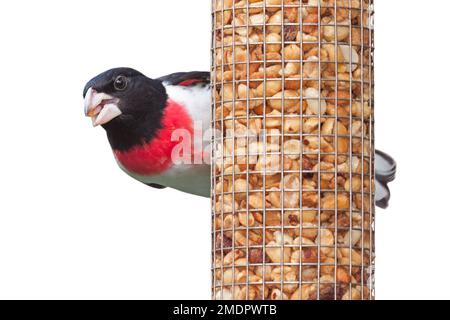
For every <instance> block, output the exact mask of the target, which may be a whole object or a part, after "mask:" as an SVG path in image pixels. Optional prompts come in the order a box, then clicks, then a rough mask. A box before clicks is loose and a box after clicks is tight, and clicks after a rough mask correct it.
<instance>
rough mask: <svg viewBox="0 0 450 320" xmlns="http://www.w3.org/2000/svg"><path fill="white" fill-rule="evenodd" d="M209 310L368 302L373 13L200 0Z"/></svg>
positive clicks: (344, 5)
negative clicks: (208, 61) (204, 16)
mask: <svg viewBox="0 0 450 320" xmlns="http://www.w3.org/2000/svg"><path fill="white" fill-rule="evenodd" d="M212 6H213V14H212V16H213V48H212V88H213V97H212V108H213V116H212V126H213V128H214V137H213V139H214V147H215V148H214V151H213V168H212V206H213V216H212V218H213V230H212V232H213V253H212V257H213V268H212V277H213V283H212V286H213V287H212V296H213V299H219V300H221V299H238V300H317V299H320V300H325V299H335V300H371V299H374V296H375V290H374V259H375V246H374V240H375V239H374V228H375V198H374V196H375V185H374V178H375V172H374V159H375V148H374V83H373V75H374V72H373V47H374V46H373V39H374V37H373V1H372V0H309V1H305V0H236V1H235V0H213V4H212Z"/></svg>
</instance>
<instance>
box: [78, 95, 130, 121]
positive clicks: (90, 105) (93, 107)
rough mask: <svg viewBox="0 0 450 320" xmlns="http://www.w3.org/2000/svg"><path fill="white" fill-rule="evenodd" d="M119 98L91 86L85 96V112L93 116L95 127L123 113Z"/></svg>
mask: <svg viewBox="0 0 450 320" xmlns="http://www.w3.org/2000/svg"><path fill="white" fill-rule="evenodd" d="M118 103H119V99H117V98H114V97H113V96H110V95H108V94H106V93H102V92H97V91H96V90H94V89H92V88H89V90H88V91H87V93H86V97H85V98H84V113H85V114H86V117H90V118H92V124H93V125H94V127H96V126H100V125H104V124H106V123H108V122H110V121H111V120H112V119H114V118H117V117H118V116H120V115H121V114H122V111H120V109H119V107H118Z"/></svg>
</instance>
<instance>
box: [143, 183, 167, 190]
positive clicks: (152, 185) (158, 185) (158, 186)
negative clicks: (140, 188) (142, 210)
mask: <svg viewBox="0 0 450 320" xmlns="http://www.w3.org/2000/svg"><path fill="white" fill-rule="evenodd" d="M147 185H148V186H149V187H152V188H155V189H166V188H167V187H165V186H162V185H160V184H157V183H149V184H147Z"/></svg>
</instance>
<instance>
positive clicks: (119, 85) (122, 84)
mask: <svg viewBox="0 0 450 320" xmlns="http://www.w3.org/2000/svg"><path fill="white" fill-rule="evenodd" d="M127 85H128V80H127V78H126V77H125V76H118V77H117V78H116V79H115V80H114V89H116V90H117V91H124V90H125V89H126V88H127Z"/></svg>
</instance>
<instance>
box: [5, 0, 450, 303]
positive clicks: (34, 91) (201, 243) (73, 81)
mask: <svg viewBox="0 0 450 320" xmlns="http://www.w3.org/2000/svg"><path fill="white" fill-rule="evenodd" d="M449 10H450V2H449V1H445V0H428V1H426V3H425V2H424V1H419V0H395V1H391V0H378V1H376V12H377V15H376V47H377V49H376V89H377V90H376V99H377V119H376V120H377V127H376V131H377V132H376V133H377V147H378V148H379V149H382V150H384V151H387V152H388V153H390V154H392V155H393V156H394V157H395V158H396V159H397V161H398V163H399V172H398V180H397V181H396V182H395V184H393V185H392V191H393V199H392V203H391V207H390V209H389V210H387V211H382V210H379V211H378V220H377V254H378V260H377V286H376V289H377V297H378V299H395V298H397V299H402V298H405V299H420V298H423V299H428V298H430V299H431V298H438V299H443V298H450V291H449V289H448V288H449V287H450V277H449V276H448V270H449V267H450V258H449V247H450V240H449V239H450V209H449V208H450V202H449V199H450V191H449V181H450V170H449V169H448V167H447V166H448V165H449V151H448V148H449V142H448V141H449V137H450V136H449V130H450V105H449V102H448V93H449V75H450V62H449V60H450V59H449V53H448V52H449V51H448V41H447V39H448V37H449V31H450V30H449V27H448V19H449V17H448V12H449ZM209 30H210V1H209V0H202V1H185V0H172V1H157V2H156V1H131V0H130V1H126V2H125V1H115V0H114V1H111V0H108V1H99V0H95V1H85V0H83V1H81V0H77V1H50V0H40V1H31V0H30V1H2V2H1V4H0V46H1V49H0V112H1V114H0V117H1V120H0V147H1V148H0V153H1V157H0V298H6V299H17V298H22V299H23V298H25V299H35V298H39V299H69V298H70V299H97V298H101V299H132V298H135V299H151V298H153V299H171V298H180V299H183V298H184V299H209V297H210V271H209V270H210V209H209V201H208V200H207V199H202V198H197V197H193V196H188V195H185V194H182V193H179V192H176V191H170V190H164V191H158V190H152V189H150V188H148V187H146V186H144V185H141V184H140V183H138V182H135V181H133V180H132V179H130V178H128V177H127V176H125V175H124V174H123V173H122V172H121V171H120V170H119V169H118V167H117V165H116V163H115V161H114V159H113V156H112V154H111V151H110V149H109V145H108V143H107V141H106V137H105V134H104V132H103V130H102V129H100V128H98V129H95V130H94V129H92V127H91V124H90V121H89V120H88V119H86V118H84V117H83V107H82V89H83V86H84V84H85V82H86V81H87V80H89V79H90V78H91V77H93V76H95V75H96V74H98V73H100V72H102V71H104V70H106V69H108V68H111V67H117V66H130V67H134V68H137V69H139V70H141V71H142V72H144V73H146V74H147V75H148V76H150V77H157V76H161V75H164V74H167V73H170V72H176V71H190V70H194V69H197V70H205V71H206V70H209V46H210V33H209V32H210V31H209Z"/></svg>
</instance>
